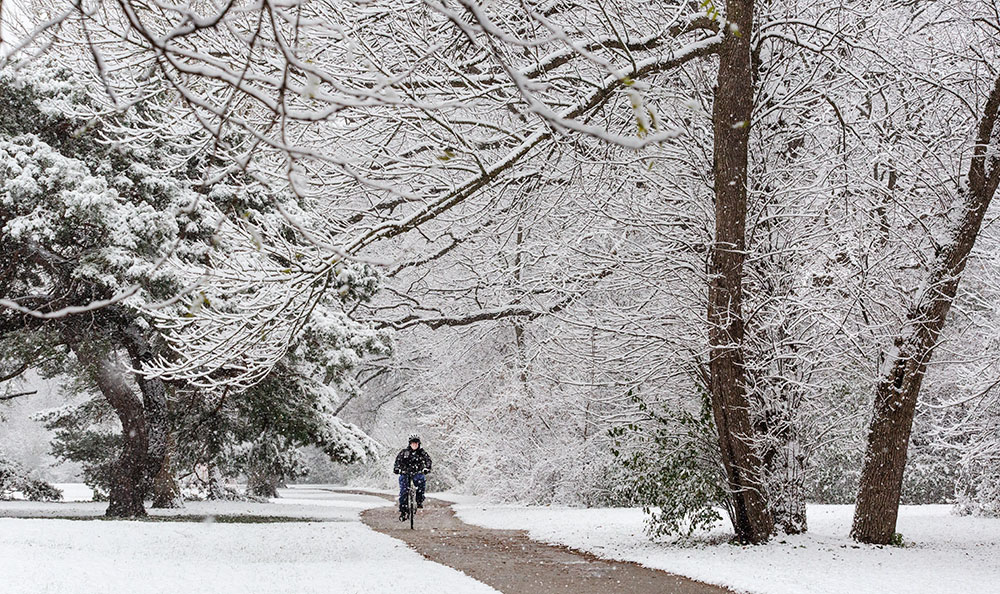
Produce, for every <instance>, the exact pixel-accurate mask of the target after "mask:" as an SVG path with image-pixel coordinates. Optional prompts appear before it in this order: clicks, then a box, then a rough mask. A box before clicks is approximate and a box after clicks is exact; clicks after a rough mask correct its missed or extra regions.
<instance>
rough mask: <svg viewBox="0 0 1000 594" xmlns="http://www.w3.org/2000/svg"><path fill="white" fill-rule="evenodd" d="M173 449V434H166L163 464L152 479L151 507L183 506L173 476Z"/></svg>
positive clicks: (172, 507) (179, 490)
mask: <svg viewBox="0 0 1000 594" xmlns="http://www.w3.org/2000/svg"><path fill="white" fill-rule="evenodd" d="M173 450H174V438H173V435H168V436H167V453H166V455H165V456H164V457H163V466H162V467H161V468H160V472H158V473H157V474H156V477H155V478H154V479H153V507H154V508H157V509H176V508H180V507H184V498H183V497H182V496H181V488H180V485H178V484H177V480H176V479H175V478H174V468H173V463H172V453H173Z"/></svg>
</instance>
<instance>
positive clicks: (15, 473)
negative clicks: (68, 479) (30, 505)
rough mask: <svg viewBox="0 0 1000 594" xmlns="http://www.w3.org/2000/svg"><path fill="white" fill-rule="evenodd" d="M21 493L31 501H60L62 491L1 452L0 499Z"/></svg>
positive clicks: (8, 498)
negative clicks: (33, 475)
mask: <svg viewBox="0 0 1000 594" xmlns="http://www.w3.org/2000/svg"><path fill="white" fill-rule="evenodd" d="M15 494H20V495H21V496H22V497H24V498H25V499H30V500H31V501H58V500H60V499H62V491H60V490H59V489H57V488H55V487H53V486H52V485H50V484H48V483H47V482H45V481H42V480H38V479H36V478H34V477H32V476H31V475H30V473H28V471H27V470H25V468H24V467H23V466H21V465H20V464H18V463H17V462H14V461H13V460H8V459H7V458H6V457H5V456H4V455H3V454H0V500H4V501H5V500H10V499H13V498H14V495H15Z"/></svg>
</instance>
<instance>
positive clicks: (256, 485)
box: [247, 470, 282, 499]
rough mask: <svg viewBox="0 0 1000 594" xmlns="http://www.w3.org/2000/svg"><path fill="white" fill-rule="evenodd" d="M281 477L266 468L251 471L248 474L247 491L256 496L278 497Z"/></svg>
mask: <svg viewBox="0 0 1000 594" xmlns="http://www.w3.org/2000/svg"><path fill="white" fill-rule="evenodd" d="M281 482H282V481H281V477H280V476H278V475H276V474H273V473H270V472H267V471H266V470H260V471H251V472H250V473H248V474H247V493H249V494H250V495H253V496H255V497H267V498H268V499H276V498H277V497H278V487H279V486H280V485H281Z"/></svg>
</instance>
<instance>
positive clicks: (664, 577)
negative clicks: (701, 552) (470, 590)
mask: <svg viewBox="0 0 1000 594" xmlns="http://www.w3.org/2000/svg"><path fill="white" fill-rule="evenodd" d="M361 520H362V521H363V522H364V523H365V524H367V525H368V526H370V527H371V528H373V529H375V530H377V531H379V532H382V533H383V534H388V535H389V536H393V537H395V538H398V539H400V540H402V541H404V542H406V543H407V544H409V545H410V546H411V547H413V548H414V549H415V550H416V551H417V552H418V553H420V554H422V555H423V556H424V557H426V558H428V559H430V560H431V561H436V562H438V563H441V564H444V565H448V566H449V567H453V568H455V569H458V570H460V571H462V572H464V573H465V574H467V575H469V576H471V577H473V578H475V579H477V580H479V581H481V582H484V583H486V584H488V585H490V586H492V587H493V588H495V589H497V590H499V591H501V592H503V593H504V594H555V593H559V594H563V593H567V592H570V593H572V594H732V593H731V591H730V590H726V589H724V588H720V587H718V586H710V585H708V584H703V583H701V582H695V581H693V580H690V579H687V578H684V577H680V576H676V575H672V574H669V573H666V572H663V571H658V570H655V569H648V568H645V567H642V566H641V565H637V564H635V563H624V562H617V561H608V560H604V559H598V558H597V557H594V556H593V555H589V554H586V553H581V552H578V551H574V550H572V549H568V548H565V547H559V546H552V545H547V544H543V543H540V542H537V541H534V540H531V539H530V538H528V536H527V534H526V533H525V531H523V530H491V529H488V528H481V527H479V526H473V525H471V524H466V523H465V522H462V521H461V520H459V519H458V518H456V517H455V514H454V512H453V511H452V509H451V506H449V505H448V504H446V503H444V502H442V501H438V500H436V499H428V500H427V503H426V507H425V508H424V509H422V510H420V513H419V514H418V515H417V517H416V529H415V530H410V524H409V522H406V523H403V522H400V521H399V519H398V512H397V511H396V509H395V507H378V508H374V509H369V510H367V511H365V512H363V513H362V514H361ZM455 594H461V593H455Z"/></svg>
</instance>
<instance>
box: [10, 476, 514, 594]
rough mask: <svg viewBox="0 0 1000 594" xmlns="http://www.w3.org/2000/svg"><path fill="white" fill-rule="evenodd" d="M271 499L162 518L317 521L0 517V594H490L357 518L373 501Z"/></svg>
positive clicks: (327, 496)
mask: <svg viewBox="0 0 1000 594" xmlns="http://www.w3.org/2000/svg"><path fill="white" fill-rule="evenodd" d="M282 494H283V495H284V497H285V498H284V499H281V500H278V501H280V502H281V503H280V505H279V504H277V503H271V504H248V503H229V502H225V503H210V502H193V503H188V505H187V508H186V509H183V510H156V511H155V512H154V513H156V514H162V515H199V516H200V515H208V514H220V515H221V514H225V515H257V516H288V517H289V518H314V519H316V520H319V521H315V522H301V521H296V522H278V523H266V524H253V523H236V524H230V523H221V522H215V523H209V522H197V521H196V522H177V521H172V522H166V521H159V522H153V521H138V522H129V521H104V520H86V519H82V520H65V519H62V520H57V519H13V518H10V517H7V518H4V517H0V592H2V594H47V593H52V594H95V593H98V592H99V593H101V594H153V593H155V594H160V593H162V594H182V593H183V594H189V593H190V594H207V593H211V594H258V593H259V594H313V593H316V594H319V593H322V594H331V593H335V594H394V593H396V592H404V591H405V592H414V593H417V592H419V593H422V594H466V593H467V594H496V591H495V590H493V589H492V588H490V587H488V586H486V585H484V584H481V583H479V582H477V581H475V580H473V579H471V578H469V577H467V576H465V575H462V574H461V573H459V572H458V571H455V570H453V569H450V568H448V567H444V566H442V565H438V564H437V563H431V562H430V561H427V560H426V559H424V558H422V557H421V556H420V555H418V554H416V553H415V552H413V551H412V550H410V549H408V548H407V547H406V546H405V545H404V544H403V543H401V542H399V541H398V540H395V539H392V538H389V537H388V536H385V535H383V534H378V533H376V532H374V531H372V530H371V529H369V528H367V527H366V526H364V525H363V524H362V523H361V522H360V521H359V518H358V513H359V512H360V511H361V510H363V509H368V508H371V507H373V506H380V505H385V504H386V502H385V501H384V500H383V499H381V498H377V497H365V496H358V495H351V494H338V493H331V492H330V491H323V490H320V489H314V488H301V487H300V488H294V489H291V490H289V491H283V492H282ZM105 505H106V504H95V503H61V504H59V503H56V504H44V503H32V502H0V516H11V515H16V516H24V515H32V516H46V515H48V516H52V515H68V516H77V517H81V516H82V517H85V516H94V515H100V514H102V513H103V511H104V507H105Z"/></svg>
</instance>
